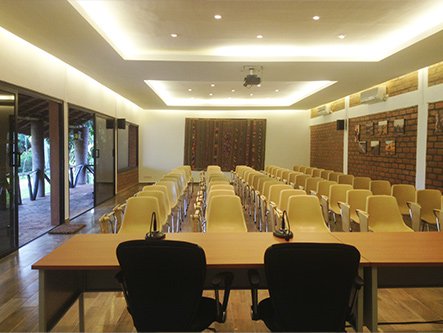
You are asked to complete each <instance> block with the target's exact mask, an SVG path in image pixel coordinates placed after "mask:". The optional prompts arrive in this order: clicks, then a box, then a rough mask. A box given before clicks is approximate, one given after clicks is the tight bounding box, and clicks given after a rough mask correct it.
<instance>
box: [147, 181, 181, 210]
mask: <svg viewBox="0 0 443 333" xmlns="http://www.w3.org/2000/svg"><path fill="white" fill-rule="evenodd" d="M147 191H160V192H163V193H164V194H165V200H166V212H167V215H171V217H172V215H173V208H174V206H173V203H172V202H171V201H170V200H169V192H168V187H167V186H166V185H161V184H160V185H159V184H153V185H146V186H143V188H142V192H147Z"/></svg>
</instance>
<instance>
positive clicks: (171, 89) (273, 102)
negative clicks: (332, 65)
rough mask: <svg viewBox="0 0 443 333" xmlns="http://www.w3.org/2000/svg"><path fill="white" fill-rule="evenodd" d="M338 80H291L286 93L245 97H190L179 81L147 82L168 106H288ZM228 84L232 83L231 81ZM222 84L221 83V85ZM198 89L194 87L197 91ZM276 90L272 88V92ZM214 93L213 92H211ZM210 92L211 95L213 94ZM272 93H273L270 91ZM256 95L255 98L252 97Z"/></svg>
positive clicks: (249, 94)
mask: <svg viewBox="0 0 443 333" xmlns="http://www.w3.org/2000/svg"><path fill="white" fill-rule="evenodd" d="M335 82H336V81H306V82H289V83H286V84H287V89H285V93H279V94H278V97H275V95H273V96H272V97H271V96H270V95H268V96H264V97H257V96H256V95H257V94H255V95H254V93H250V92H248V93H247V94H244V95H243V96H244V97H232V96H228V95H227V96H226V97H225V98H204V96H202V97H195V96H194V97H193V98H189V96H186V94H180V93H179V91H183V90H181V89H178V88H177V85H178V84H177V82H174V81H161V80H145V83H146V84H147V85H148V86H149V87H150V88H151V89H152V90H153V91H154V92H155V93H156V94H157V95H158V96H159V97H160V98H161V99H162V100H163V102H164V103H165V104H166V105H167V106H194V107H195V106H207V107H288V106H291V105H292V104H294V103H296V102H298V101H300V100H302V99H304V98H306V97H308V96H310V95H312V94H314V93H316V92H318V91H320V90H322V89H324V88H326V87H328V86H330V85H332V84H334V83H335ZM227 84H232V82H229V83H227ZM269 84H271V83H269ZM219 86H220V85H219ZM262 89H263V88H262ZM195 90H196V89H194V91H195ZM274 91H278V89H276V90H272V93H273V92H274ZM211 94H212V93H211ZM211 94H209V95H210V96H212V95H211ZM270 94H271V93H270ZM251 96H254V98H250V97H251Z"/></svg>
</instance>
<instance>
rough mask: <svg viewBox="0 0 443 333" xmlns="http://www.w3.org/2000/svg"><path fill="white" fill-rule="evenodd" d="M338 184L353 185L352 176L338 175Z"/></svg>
mask: <svg viewBox="0 0 443 333" xmlns="http://www.w3.org/2000/svg"><path fill="white" fill-rule="evenodd" d="M338 183H339V184H348V185H353V184H354V176H353V175H340V176H338Z"/></svg>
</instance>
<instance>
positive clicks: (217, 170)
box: [206, 165, 222, 174]
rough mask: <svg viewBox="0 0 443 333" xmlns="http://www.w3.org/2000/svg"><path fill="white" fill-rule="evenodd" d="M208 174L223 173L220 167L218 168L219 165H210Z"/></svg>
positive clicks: (207, 169)
mask: <svg viewBox="0 0 443 333" xmlns="http://www.w3.org/2000/svg"><path fill="white" fill-rule="evenodd" d="M206 172H207V173H208V174H209V173H220V172H222V171H221V168H220V166H218V165H208V166H207V167H206Z"/></svg>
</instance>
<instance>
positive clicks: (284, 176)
mask: <svg viewBox="0 0 443 333" xmlns="http://www.w3.org/2000/svg"><path fill="white" fill-rule="evenodd" d="M290 172H292V171H291V170H289V169H284V170H283V172H282V173H281V181H282V182H284V183H285V184H289V173H290Z"/></svg>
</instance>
